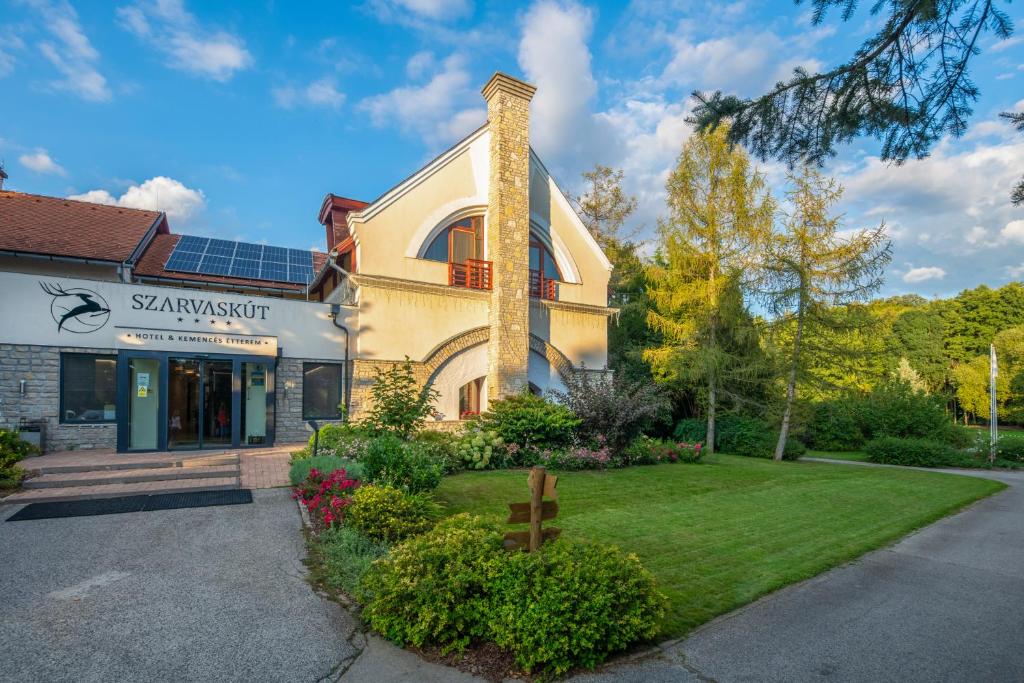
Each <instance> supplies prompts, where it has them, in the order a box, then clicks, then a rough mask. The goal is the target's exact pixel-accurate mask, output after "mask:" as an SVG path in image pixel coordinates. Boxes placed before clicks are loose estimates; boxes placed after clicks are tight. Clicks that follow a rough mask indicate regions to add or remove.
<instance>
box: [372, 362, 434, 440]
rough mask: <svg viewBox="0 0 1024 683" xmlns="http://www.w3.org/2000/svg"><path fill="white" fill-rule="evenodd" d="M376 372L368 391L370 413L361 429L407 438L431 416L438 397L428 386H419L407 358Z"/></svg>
mask: <svg viewBox="0 0 1024 683" xmlns="http://www.w3.org/2000/svg"><path fill="white" fill-rule="evenodd" d="M376 372H377V377H376V380H375V381H374V383H373V387H372V388H371V389H370V395H371V407H370V413H369V415H368V416H367V417H366V420H365V421H364V422H363V426H364V427H365V428H366V429H368V430H370V431H371V432H374V433H376V434H381V433H391V434H395V435H397V436H399V437H402V438H403V439H408V438H409V437H411V436H412V435H413V434H415V433H416V432H418V431H419V430H420V427H422V426H423V423H424V422H425V421H426V419H427V418H428V417H429V416H430V415H432V414H433V412H434V407H433V406H434V402H435V401H436V400H437V397H438V396H439V394H438V392H437V390H436V389H434V388H433V387H431V386H425V387H421V386H420V385H419V382H417V381H416V377H415V375H414V374H413V370H412V361H410V360H409V357H408V356H406V357H405V362H403V363H399V364H397V365H394V366H392V367H390V368H389V369H387V370H382V369H381V368H377V370H376Z"/></svg>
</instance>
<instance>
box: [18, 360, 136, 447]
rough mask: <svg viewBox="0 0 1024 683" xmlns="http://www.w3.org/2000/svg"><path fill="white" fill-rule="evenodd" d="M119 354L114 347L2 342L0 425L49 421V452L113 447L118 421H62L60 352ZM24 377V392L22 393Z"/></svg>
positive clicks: (47, 430)
mask: <svg viewBox="0 0 1024 683" xmlns="http://www.w3.org/2000/svg"><path fill="white" fill-rule="evenodd" d="M62 352H66V353H69V352H74V353H95V354H116V353H117V352H116V351H115V350H114V349H85V348H78V347H73V346H29V345H20V344H18V345H15V344H0V427H2V428H4V429H12V428H16V427H17V426H18V423H19V422H20V421H21V420H22V419H26V420H46V436H45V440H46V441H45V447H46V450H47V451H64V450H90V449H104V450H107V449H109V450H113V449H115V448H116V447H117V424H115V423H103V424H61V422H60V354H61V353H62ZM21 380H25V382H26V384H25V395H24V396H22V395H21V394H20V387H21Z"/></svg>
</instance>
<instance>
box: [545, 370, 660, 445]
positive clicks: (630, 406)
mask: <svg viewBox="0 0 1024 683" xmlns="http://www.w3.org/2000/svg"><path fill="white" fill-rule="evenodd" d="M551 394H552V395H553V396H554V397H555V398H556V399H557V400H558V401H560V402H561V403H562V404H563V405H565V406H566V407H568V408H569V409H570V410H571V411H572V412H573V413H574V414H575V415H576V417H577V418H579V420H580V423H579V426H578V427H577V428H576V434H577V436H578V437H579V438H580V440H582V441H583V442H584V443H587V444H590V445H598V441H599V440H600V441H601V442H602V444H601V445H605V446H607V447H608V448H609V449H610V450H611V452H612V453H619V452H620V451H622V450H623V449H624V448H625V447H626V446H628V445H629V442H630V441H632V440H633V439H634V438H636V437H637V436H639V435H640V434H642V433H643V432H644V430H645V429H647V428H649V427H650V426H651V425H652V424H654V423H655V422H658V421H659V420H661V419H663V418H664V416H665V415H666V414H667V413H668V411H669V409H670V405H669V402H668V399H666V398H665V396H664V394H663V393H662V391H661V390H660V389H659V388H658V387H657V386H655V384H654V383H653V382H651V381H637V380H631V379H629V378H627V377H626V376H625V375H623V374H621V373H616V374H614V375H612V376H608V375H607V374H604V373H601V374H598V373H591V372H587V371H586V370H584V371H581V372H575V373H573V374H572V376H571V377H569V378H568V379H567V380H565V391H557V390H554V391H552V392H551Z"/></svg>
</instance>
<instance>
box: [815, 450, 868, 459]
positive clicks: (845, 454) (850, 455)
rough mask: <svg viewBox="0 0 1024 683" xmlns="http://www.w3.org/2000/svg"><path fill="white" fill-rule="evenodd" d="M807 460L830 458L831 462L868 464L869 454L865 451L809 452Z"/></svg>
mask: <svg viewBox="0 0 1024 683" xmlns="http://www.w3.org/2000/svg"><path fill="white" fill-rule="evenodd" d="M805 457H807V458H829V459H830V460H856V461H858V462H867V461H868V454H867V453H865V452H864V451H807V454H806V456H805Z"/></svg>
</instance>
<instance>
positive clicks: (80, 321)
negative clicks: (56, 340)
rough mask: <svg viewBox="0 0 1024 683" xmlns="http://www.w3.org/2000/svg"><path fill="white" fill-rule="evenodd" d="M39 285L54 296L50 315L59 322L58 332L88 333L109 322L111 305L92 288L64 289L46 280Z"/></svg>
mask: <svg viewBox="0 0 1024 683" xmlns="http://www.w3.org/2000/svg"><path fill="white" fill-rule="evenodd" d="M39 286H40V287H42V288H43V291H44V292H46V293H47V294H49V295H50V296H52V297H53V301H51V302H50V315H51V316H53V321H54V322H55V323H57V331H58V332H61V331H64V332H74V333H75V334H87V333H89V332H95V331H96V330H98V329H100V328H101V327H103V326H104V325H106V324H107V320H108V319H109V318H110V306H109V304H107V300H106V299H104V298H103V297H102V296H100V295H99V294H97V293H96V292H94V291H92V290H91V289H82V288H81V287H72V288H70V289H64V288H63V287H62V286H60V285H57V284H46V283H44V282H40V283H39Z"/></svg>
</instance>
